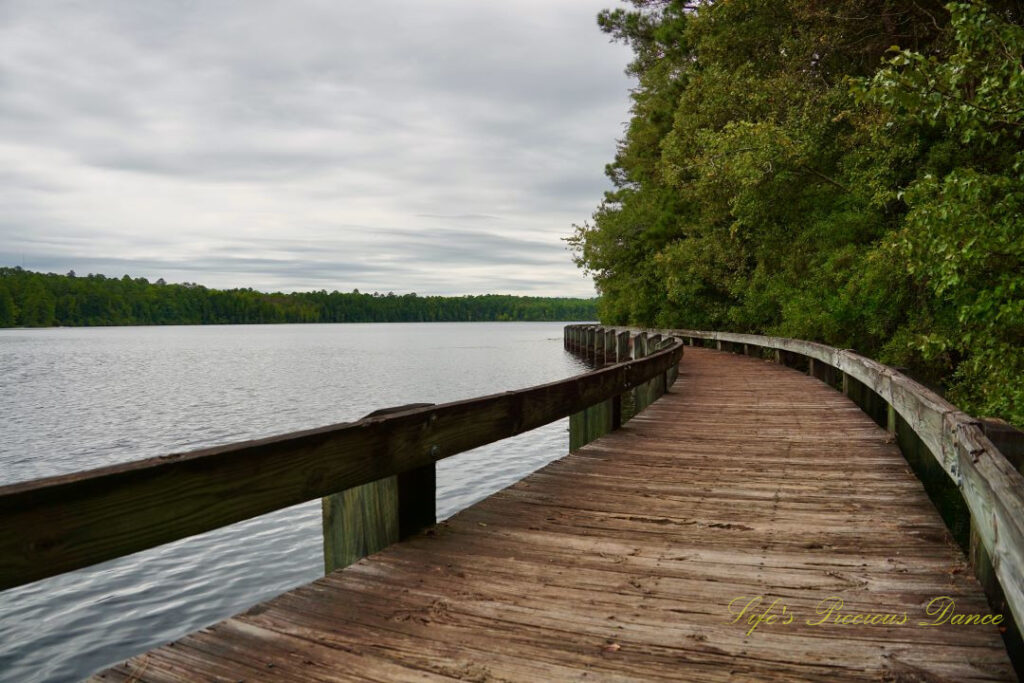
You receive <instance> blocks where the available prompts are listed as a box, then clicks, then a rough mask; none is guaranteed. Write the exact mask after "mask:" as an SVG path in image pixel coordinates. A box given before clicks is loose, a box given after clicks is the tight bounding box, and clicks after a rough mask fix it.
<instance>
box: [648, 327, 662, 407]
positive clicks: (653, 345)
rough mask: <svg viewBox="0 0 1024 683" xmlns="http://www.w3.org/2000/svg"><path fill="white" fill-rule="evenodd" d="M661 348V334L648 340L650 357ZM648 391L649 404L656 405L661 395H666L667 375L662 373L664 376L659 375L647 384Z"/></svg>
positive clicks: (653, 335)
mask: <svg viewBox="0 0 1024 683" xmlns="http://www.w3.org/2000/svg"><path fill="white" fill-rule="evenodd" d="M660 348H661V335H660V334H652V335H651V336H650V337H648V338H647V353H648V355H649V354H653V353H656V352H657V351H658V350H659V349H660ZM647 390H648V398H647V404H648V405H650V404H651V403H654V402H655V401H657V400H658V398H659V397H661V395H662V394H664V393H665V391H666V386H665V373H662V374H660V375H658V376H657V377H654V378H652V379H651V380H650V381H649V382H648V383H647Z"/></svg>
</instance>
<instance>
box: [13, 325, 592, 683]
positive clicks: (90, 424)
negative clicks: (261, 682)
mask: <svg viewBox="0 0 1024 683" xmlns="http://www.w3.org/2000/svg"><path fill="white" fill-rule="evenodd" d="M562 327H563V323H417V324H402V323H392V324H350V325H246V326H208V327H188V326H183V327H120V328H91V329H81V328H79V329H44V330H0V484H10V483H13V482H18V481H26V480H30V479H36V478H39V477H44V476H50V475H54V474H62V473H67V472H74V471H78V470H83V469H89V468H93V467H99V466H102V465H110V464H113V463H119V462H125V461H129V460H137V459H140V458H144V457H149V456H154V455H161V454H165V453H170V452H181V451H184V450H191V449H195V448H200V447H204V446H212V445H216V444H222V443H230V442H233V441H239V440H244V439H252V438H257V437H263V436H269V435H272V434H280V433H283V432H289V431H294V430H297V429H306V428H310V427H318V426H322V425H326V424H331V423H336V422H344V421H350V420H355V419H358V418H360V417H362V416H363V415H365V414H367V413H369V412H371V411H373V410H376V409H378V408H384V407H389V406H395V405H401V404H405V403H414V402H430V403H443V402H447V401H453V400H456V399H462V398H470V397H473V396H479V395H484V394H490V393H494V392H498V391H505V390H509V389H517V388H521V387H526V386H530V385H533V384H540V383H543V382H549V381H552V380H556V379H560V378H563V377H568V376H571V375H575V374H578V373H581V372H585V371H586V370H587V368H586V366H585V365H584V364H583V363H582V361H579V360H577V359H576V358H574V357H573V356H571V355H570V354H568V353H566V352H565V351H563V349H562ZM566 429H567V421H560V422H557V423H554V424H551V425H548V426H547V427H542V428H540V429H537V430H534V431H533V432H529V433H527V434H523V435H521V436H519V437H516V438H514V439H508V440H505V441H502V442H499V443H497V444H492V445H490V446H485V447H483V448H480V449H477V450H475V451H471V452H468V453H464V454H461V455H457V456H454V457H451V458H448V459H447V460H444V461H442V462H441V463H439V464H438V484H437V501H438V502H437V512H438V518H439V519H443V518H446V517H448V516H450V515H452V514H453V513H454V512H456V511H458V510H460V509H462V508H464V507H466V506H468V505H471V504H472V503H474V502H475V501H477V500H479V499H481V498H483V497H485V496H487V495H489V494H491V493H493V492H494V491H497V490H499V489H501V488H504V487H505V486H508V485H509V484H511V483H513V482H515V481H517V480H518V479H521V478H522V477H523V476H525V475H526V474H528V473H529V472H532V471H533V470H535V469H537V468H539V467H541V466H543V465H544V464H546V463H547V462H549V461H551V460H553V459H555V458H558V457H560V456H561V455H563V454H564V453H565V452H566V451H567V450H568V435H567V433H566ZM0 532H2V533H10V530H6V529H5V530H2V531H0ZM322 573H323V556H322V548H321V532H320V504H319V501H313V502H310V503H304V504H302V505H298V506H295V507H292V508H288V509H286V510H280V511H278V512H275V513H272V514H269V515H265V516H263V517H259V518H256V519H252V520H249V521H247V522H243V523H240V524H235V525H232V526H230V527H225V528H223V529H218V530H216V531H212V532H209V533H206V534H202V535H200V536H194V537H192V538H188V539H184V540H182V541H178V542H176V543H171V544H168V545H165V546H161V547H158V548H154V549H152V550H148V551H145V552H141V553H137V554H135V555H131V556H129V557H124V558H120V559H118V560H113V561H111V562H107V563H104V564H101V565H97V566H95V567H90V568H87V569H83V570H79V571H76V572H72V573H69V574H64V575H62V576H58V577H55V578H52V579H47V580H44V581H39V582H37V583H34V584H30V585H28V586H24V587H21V588H16V589H13V590H9V591H6V592H2V593H0V680H10V681H67V680H77V679H79V678H82V677H84V676H87V675H89V674H90V673H93V672H94V671H96V670H97V669H99V668H102V667H104V666H106V665H109V664H112V663H115V662H117V661H120V660H121V659H124V658H126V657H128V656H131V655H133V654H136V653H138V652H141V651H143V650H146V649H148V648H150V647H153V646H155V645H158V644H160V643H163V642H166V641H168V640H171V639H173V638H176V637H178V636H181V635H183V634H185V633H187V632H189V631H193V630H196V629H198V628H201V627H203V626H205V625H208V624H210V623H212V622H215V621H218V620H219V619H222V618H224V617H227V616H230V615H232V614H235V613H237V612H240V611H242V610H244V609H245V608H247V607H248V606H250V605H252V604H254V603H257V602H259V601H261V600H264V599H266V598H268V597H270V596H272V595H276V594H278V593H281V592H283V591H285V590H287V589H289V588H292V587H294V586H297V585H299V584H302V583H305V582H308V581H311V580H313V579H316V578H317V577H319V576H320V575H322Z"/></svg>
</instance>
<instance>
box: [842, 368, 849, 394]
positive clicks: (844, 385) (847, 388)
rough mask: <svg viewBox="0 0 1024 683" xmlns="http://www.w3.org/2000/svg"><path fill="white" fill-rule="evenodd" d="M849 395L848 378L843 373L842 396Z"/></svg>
mask: <svg viewBox="0 0 1024 683" xmlns="http://www.w3.org/2000/svg"><path fill="white" fill-rule="evenodd" d="M849 395H850V376H849V375H847V374H846V373H845V372H844V373H843V396H849Z"/></svg>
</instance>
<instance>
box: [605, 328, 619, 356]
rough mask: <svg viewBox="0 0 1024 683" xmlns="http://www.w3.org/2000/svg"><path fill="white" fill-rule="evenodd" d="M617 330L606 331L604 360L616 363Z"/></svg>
mask: <svg viewBox="0 0 1024 683" xmlns="http://www.w3.org/2000/svg"><path fill="white" fill-rule="evenodd" d="M615 339H616V337H615V330H606V331H605V333H604V362H605V363H614V362H615V359H616V357H617V354H616V352H615Z"/></svg>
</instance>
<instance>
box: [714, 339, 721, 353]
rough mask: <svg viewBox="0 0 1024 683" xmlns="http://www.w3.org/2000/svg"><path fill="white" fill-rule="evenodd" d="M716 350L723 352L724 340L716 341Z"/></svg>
mask: <svg viewBox="0 0 1024 683" xmlns="http://www.w3.org/2000/svg"><path fill="white" fill-rule="evenodd" d="M715 348H716V349H718V350H719V351H721V350H722V340H721V339H716V340H715Z"/></svg>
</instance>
